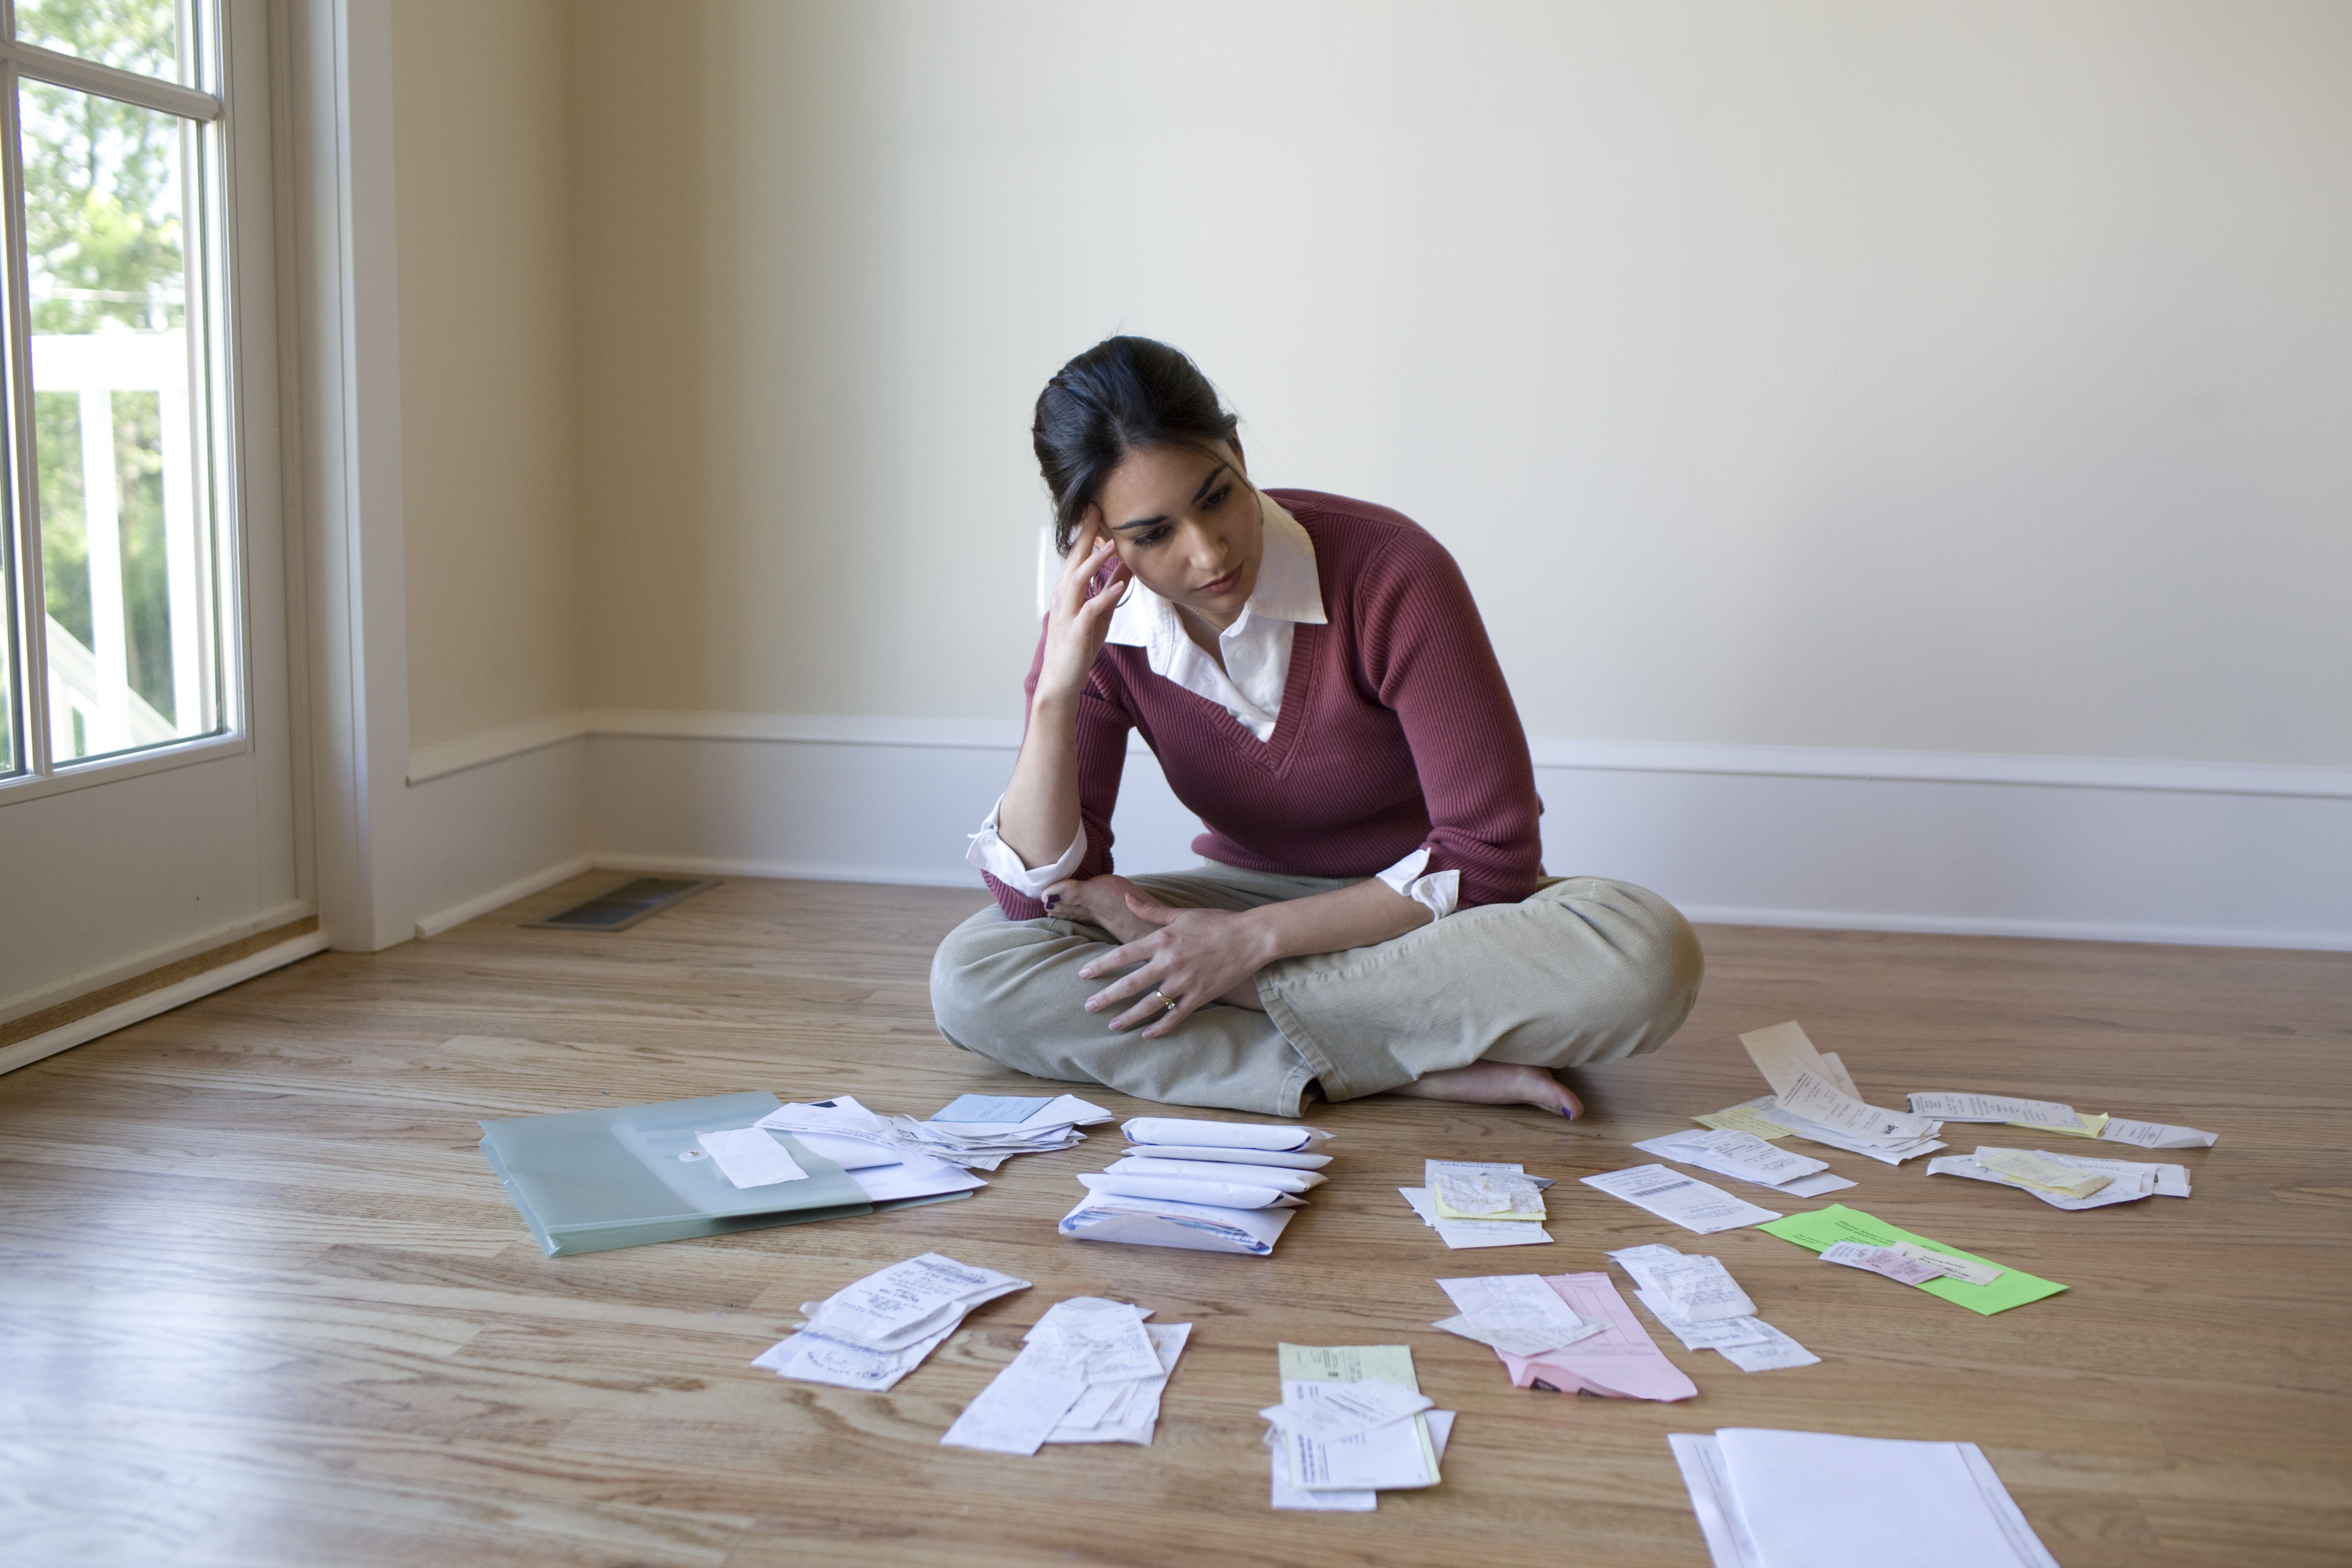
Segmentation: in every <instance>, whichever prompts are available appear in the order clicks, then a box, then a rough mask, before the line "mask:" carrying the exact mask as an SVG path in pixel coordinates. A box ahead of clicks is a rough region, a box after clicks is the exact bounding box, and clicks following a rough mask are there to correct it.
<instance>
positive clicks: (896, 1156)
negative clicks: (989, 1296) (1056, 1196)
mask: <svg viewBox="0 0 2352 1568" xmlns="http://www.w3.org/2000/svg"><path fill="white" fill-rule="evenodd" d="M950 1112H952V1113H955V1114H956V1115H959V1116H962V1115H970V1116H972V1117H974V1118H976V1120H972V1121H953V1120H945V1119H946V1118H948V1117H949V1115H950ZM1109 1120H1110V1112H1109V1111H1108V1110H1104V1109H1103V1108H1102V1107H1101V1106H1099V1105H1092V1104H1089V1103H1087V1101H1086V1100H1080V1099H1078V1098H1077V1097H1076V1095H1070V1094H1064V1095H1057V1096H1051V1097H1045V1096H1040V1097H1035V1098H1014V1097H1010V1096H996V1095H978V1094H967V1095H965V1096H963V1097H962V1098H961V1100H956V1101H954V1102H953V1103H952V1104H950V1105H949V1106H947V1107H946V1108H945V1109H944V1110H941V1111H940V1114H939V1116H938V1117H934V1118H933V1119H932V1120H930V1121H916V1120H915V1119H914V1118H913V1117H911V1116H884V1115H880V1114H877V1112H875V1111H871V1110H867V1109H866V1107H864V1106H863V1105H860V1104H859V1103H858V1102H857V1101H856V1100H854V1099H852V1098H851V1097H850V1096H848V1095H845V1094H842V1095H835V1097H834V1098H833V1099H831V1100H817V1101H816V1102H814V1104H808V1105H800V1104H793V1105H786V1106H783V1107H782V1108H781V1109H779V1110H773V1111H771V1112H770V1113H769V1114H768V1115H766V1116H763V1117H761V1119H760V1122H759V1125H761V1127H765V1128H769V1129H772V1131H779V1132H789V1133H791V1134H792V1135H793V1137H794V1138H797V1139H799V1140H800V1141H801V1142H803V1143H805V1144H807V1145H808V1146H809V1147H810V1148H811V1149H813V1150H814V1151H815V1152H818V1153H820V1154H823V1155H824V1157H825V1158H827V1159H829V1160H832V1161H835V1163H838V1164H839V1165H840V1166H841V1167H842V1168H843V1169H844V1170H845V1171H848V1172H849V1173H851V1174H852V1175H853V1176H855V1175H856V1173H857V1172H858V1171H859V1170H861V1169H868V1168H874V1167H877V1166H879V1165H884V1164H904V1165H905V1166H906V1167H907V1172H908V1178H909V1179H914V1180H922V1179H925V1178H926V1177H927V1176H929V1174H931V1173H934V1172H935V1171H936V1170H937V1169H938V1168H939V1167H943V1166H945V1167H953V1168H954V1169H955V1170H957V1171H958V1172H961V1171H964V1170H966V1169H978V1170H982V1171H993V1170H994V1169H996V1168H997V1167H998V1166H999V1165H1002V1164H1003V1163H1004V1162H1005V1161H1007V1160H1009V1159H1011V1158H1012V1157H1013V1155H1015V1154H1038V1153H1044V1152H1048V1151H1051V1150H1055V1149H1067V1148H1070V1147H1071V1146H1073V1145H1074V1144H1078V1143H1083V1142H1086V1139H1087V1135H1086V1134H1085V1133H1083V1132H1081V1131H1078V1129H1079V1128H1081V1127H1088V1126H1092V1125H1093V1124H1095V1123H1096V1122H1098V1121H1109ZM862 1184H863V1183H862V1182H861V1185H862ZM965 1185H966V1186H985V1185H986V1183H984V1182H982V1181H980V1180H979V1179H978V1178H976V1177H975V1178H972V1179H971V1180H969V1181H967V1182H966V1183H965Z"/></svg>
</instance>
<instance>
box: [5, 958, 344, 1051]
mask: <svg viewBox="0 0 2352 1568" xmlns="http://www.w3.org/2000/svg"><path fill="white" fill-rule="evenodd" d="M326 948H327V933H326V932H324V931H305V932H303V933H302V934H301V935H300V936H298V937H292V938H289V940H287V941H285V942H278V944H277V945H276V946H274V947H266V948H263V949H262V950H261V951H260V952H256V953H251V954H248V955H247V956H246V957H244V958H240V959H238V960H236V962H235V963H224V964H222V965H221V966H220V967H219V968H217V969H207V970H205V972H204V973H201V974H192V975H190V976H188V978H187V979H185V980H183V981H181V982H179V983H178V984H173V985H166V986H163V988H161V989H160V990H155V991H150V992H148V993H147V994H145V995H143V996H133V997H132V998H131V1000H130V1001H128V1002H124V1003H121V1004H120V1005H116V1006H112V1007H109V1008H107V1009H106V1010H105V1011H103V1012H100V1013H92V1014H90V1015H89V1016H88V1017H86V1018H77V1019H75V1020H74V1021H73V1022H72V1023H70V1024H64V1025H60V1026H58V1027H57V1028H54V1029H51V1030H50V1031H48V1033H47V1034H45V1035H35V1036H34V1037H32V1038H31V1039H29V1040H19V1041H17V1042H16V1044H15V1045H13V1046H9V1047H5V1049H0V1073H5V1072H14V1071H16V1069H17V1068H20V1067H26V1066H29V1065H31V1064H32V1063H34V1062H37V1061H39V1060H40V1059H41V1058H44V1057H53V1056H56V1055H57V1054H58V1052H59V1051H63V1050H70V1049H71V1048H72V1047H75V1046H79V1045H83V1044H86V1043H87V1042H89V1041H90V1040H94V1039H96V1038H98V1037H100V1035H110V1034H112V1033H113V1032H114V1031H115V1030H117V1029H123V1028H128V1027H130V1026H131V1025H133V1024H140V1023H144V1022H146V1021H147V1020H148V1019H150V1018H152V1017H154V1016H156V1015H157V1014H159V1013H168V1012H170V1011H171V1010H172V1009H173V1008H174V1007H181V1006H185V1005H187V1004H188V1003H191V1002H193V1001H194V1000H195V999H196V998H197V997H199V996H209V995H211V994H213V993H214V992H215V991H226V990H227V989H228V988H229V987H230V986H232V985H235V984H237V983H238V982H240V981H245V980H250V979H252V978H253V977H254V976H255V975H257V974H267V973H269V971H271V970H273V969H278V968H282V967H283V966H284V965H286V964H289V963H293V962H294V961H295V960H296V959H298V958H308V957H310V955H311V954H312V953H314V952H324V951H325V950H326Z"/></svg>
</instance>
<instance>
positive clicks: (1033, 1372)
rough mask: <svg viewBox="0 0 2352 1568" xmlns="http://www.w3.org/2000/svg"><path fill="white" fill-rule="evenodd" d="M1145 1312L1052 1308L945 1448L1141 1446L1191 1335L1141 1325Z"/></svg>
mask: <svg viewBox="0 0 2352 1568" xmlns="http://www.w3.org/2000/svg"><path fill="white" fill-rule="evenodd" d="M1150 1316H1151V1310H1150V1308H1148V1307H1137V1306H1132V1305H1130V1304H1129V1303H1128V1302H1125V1301H1112V1300H1106V1299H1104V1298H1103V1297H1100V1296H1073V1297H1071V1298H1070V1299H1069V1300H1066V1301H1056V1302H1055V1303H1054V1305H1053V1307H1052V1308H1051V1309H1050V1310H1047V1312H1046V1313H1045V1317H1043V1318H1041V1319H1039V1320H1038V1321H1037V1325H1036V1326H1035V1327H1034V1328H1033V1329H1031V1330H1030V1331H1028V1332H1027V1333H1025V1334H1024V1335H1022V1336H1021V1340H1022V1345H1021V1353H1020V1354H1019V1355H1016V1356H1014V1357H1013V1363H1012V1364H1011V1365H1010V1366H1007V1367H1006V1368H1005V1369H1004V1370H1003V1372H1000V1373H997V1374H996V1377H995V1379H994V1381H992V1382H991V1383H990V1384H989V1385H988V1386H987V1387H986V1388H984V1389H982V1390H981V1392H980V1397H979V1398H977V1399H974V1400H973V1401H972V1402H971V1404H970V1405H966V1406H965V1407H964V1412H963V1414H962V1415H959V1416H957V1417H956V1420H955V1425H954V1426H950V1427H949V1428H948V1431H947V1436H944V1437H942V1438H940V1443H941V1444H942V1445H947V1446H951V1447H958V1448H985V1449H987V1450H988V1451H989V1452H991V1453H996V1454H1034V1453H1035V1452H1036V1451H1037V1450H1038V1448H1039V1447H1043V1446H1044V1445H1045V1444H1047V1443H1142V1444H1148V1443H1150V1441H1151V1434H1152V1431H1153V1428H1154V1427H1155V1426H1158V1424H1159V1421H1160V1394H1161V1393H1162V1392H1164V1391H1165V1390H1166V1388H1167V1387H1168V1379H1169V1376H1170V1374H1171V1373H1174V1372H1175V1370H1176V1359H1177V1357H1179V1356H1181V1355H1182V1354H1183V1353H1184V1342H1185V1340H1186V1339H1187V1338H1188V1337H1190V1335H1191V1334H1192V1324H1190V1323H1167V1324H1161V1323H1147V1322H1145V1321H1144V1320H1145V1319H1146V1318H1149V1317H1150Z"/></svg>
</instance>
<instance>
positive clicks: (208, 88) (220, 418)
mask: <svg viewBox="0 0 2352 1568" xmlns="http://www.w3.org/2000/svg"><path fill="white" fill-rule="evenodd" d="M15 11H16V5H15V0H0V20H4V21H5V24H6V26H5V28H0V203H5V214H0V235H5V245H6V250H5V266H6V269H7V276H6V283H5V292H0V317H4V318H5V365H6V377H7V379H6V387H5V406H6V409H7V418H6V431H5V436H6V442H7V447H8V459H9V480H10V483H9V486H8V492H7V500H8V502H9V508H8V510H9V512H10V514H11V516H10V519H9V521H10V524H11V528H10V534H11V538H12V541H13V543H14V546H15V548H14V550H13V551H12V552H9V555H10V559H9V560H8V562H7V563H6V567H7V569H6V571H5V587H6V590H7V593H8V597H9V602H8V604H7V605H6V606H5V622H6V626H5V629H6V634H7V635H8V636H9V637H11V639H12V640H13V642H14V644H15V647H14V654H15V657H14V658H13V659H12V660H11V663H12V665H13V667H14V670H15V677H16V702H15V704H14V706H15V709H16V713H15V722H16V725H17V734H16V737H15V740H16V747H15V752H16V756H15V762H16V771H15V772H12V773H0V803H5V802H9V801H18V800H28V799H33V798H36V797H38V796H42V795H56V794H61V793H64V792H66V791H69V790H76V789H86V788H89V787H92V786H94V785H98V784H110V783H113V782H116V781H118V780H122V779H129V778H135V777H138V776H140V775H142V774H145V773H159V772H163V771H164V770H166V769H171V768H178V767H185V766H188V765H190V764H193V763H204V762H210V761H212V760H214V759H216V758H221V757H226V756H233V755H236V754H237V753H239V752H245V751H247V750H249V749H250V735H249V731H248V725H247V712H248V700H249V693H248V685H249V672H250V670H251V668H252V665H251V657H250V656H251V653H252V650H251V649H250V648H249V647H247V624H248V617H247V615H246V614H245V609H246V605H245V598H246V588H245V583H246V573H245V570H244V565H245V562H244V551H243V542H244V533H245V530H244V528H243V526H242V518H241V515H240V512H239V509H238V506H237V498H238V495H239V493H240V489H241V487H240V485H239V484H238V482H237V466H236V458H237V440H236V434H237V429H238V425H239V421H238V417H237V416H238V400H237V392H238V389H237V387H236V376H235V365H236V355H235V353H234V352H233V348H234V345H235V343H236V333H237V326H236V320H235V318H234V316H233V313H232V299H233V296H234V288H235V278H234V273H233V265H234V263H233V258H232V257H231V255H230V249H231V245H230V240H231V236H232V235H233V234H234V232H235V227H236V225H235V206H234V200H233V195H234V193H233V171H234V167H235V161H234V160H233V159H231V158H230V156H229V155H228V154H229V140H230V137H231V134H232V130H233V128H232V126H231V124H230V121H229V110H228V68H229V62H228V60H227V58H226V49H225V48H224V47H223V31H224V26H223V24H224V20H225V18H224V17H223V16H222V15H221V11H220V0H181V5H180V16H179V27H180V35H179V36H180V45H181V47H180V50H179V56H180V61H181V68H180V70H181V76H182V78H183V80H181V81H172V80H169V79H164V78H161V77H151V76H145V75H142V74H141V73H139V72H137V71H128V70H120V69H117V68H114V67H112V66H108V65H102V64H100V63H98V62H96V61H93V60H86V59H82V58H79V57H76V56H73V55H66V54H59V53H58V52H57V51H55V50H52V49H47V48H43V47H40V46H39V45H37V44H28V43H20V42H18V41H16V38H15V36H14V35H15V31H16V29H15V20H16V18H15ZM27 78H29V79H33V80H37V81H42V82H47V83H49V84H51V85H53V86H57V87H63V88H68V89H74V90H77V91H82V92H89V93H95V94H98V95H100V96H102V97H106V98H111V99H116V100H121V101H122V102H125V103H131V104H135V105H137V106H138V107H140V108H142V109H149V110H157V111H160V112H162V113H165V114H170V115H173V116H176V117H178V118H179V119H180V120H181V121H183V123H184V127H185V130H184V142H183V147H184V166H183V175H182V202H183V204H184V205H183V209H182V215H183V216H182V236H183V238H182V254H183V256H184V265H185V268H186V274H185V275H186V279H187V281H186V306H185V310H184V320H185V322H186V329H187V331H188V332H189V334H190V342H191V344H192V352H191V360H192V369H193V370H194V374H193V375H192V376H191V378H190V395H191V401H192V402H194V401H197V400H201V401H202V404H203V405H204V409H205V417H204V419H203V421H202V424H201V426H200V429H201V431H202V433H203V435H204V437H205V445H204V446H203V447H201V448H200V449H199V450H198V452H197V454H196V457H197V460H198V464H199V469H198V472H197V475H196V483H197V487H198V490H199V497H200V499H199V505H200V507H201V508H202V510H203V511H204V513H205V518H206V521H207V525H208V526H207V532H208V533H209V536H210V541H211V548H212V552H213V557H212V561H211V563H210V564H211V573H210V575H211V578H212V583H211V593H212V595H213V597H212V610H213V616H214V617H215V629H214V648H215V655H214V656H215V658H217V659H218V660H219V666H220V668H219V672H218V679H217V690H218V700H219V703H220V708H219V715H218V718H219V723H218V727H217V728H215V730H213V731H211V732H209V733H207V734H204V735H197V736H192V737H190V738H189V739H187V740H184V741H175V742H163V743H162V744H158V745H152V746H146V747H142V748H140V749H139V750H136V751H127V752H111V753H109V754H106V755H101V756H96V757H69V758H64V759H59V758H57V757H55V756H53V755H52V754H51V753H52V746H51V735H50V726H49V713H48V686H49V682H48V668H47V664H48V650H47V636H46V632H45V627H44V619H45V615H46V610H47V595H46V593H45V591H44V586H43V584H42V580H41V572H42V551H41V519H40V478H39V473H38V470H37V464H36V461H35V444H34V425H33V402H32V391H33V379H32V344H31V333H30V329H29V322H30V320H31V310H30V300H28V299H27V298H26V267H25V265H24V264H23V262H22V259H21V258H23V257H24V255H25V252H26V237H25V207H24V166H23V142H22V141H21V130H20V119H19V117H20V112H21V108H20V99H19V93H18V84H19V82H20V81H21V80H23V79H27Z"/></svg>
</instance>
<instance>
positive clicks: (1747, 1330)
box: [1633, 1288, 1772, 1351]
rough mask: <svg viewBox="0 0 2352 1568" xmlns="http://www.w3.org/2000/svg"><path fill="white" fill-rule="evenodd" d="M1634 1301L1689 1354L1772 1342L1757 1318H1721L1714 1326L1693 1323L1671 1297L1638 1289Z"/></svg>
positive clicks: (1634, 1293)
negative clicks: (1647, 1311) (1681, 1343)
mask: <svg viewBox="0 0 2352 1568" xmlns="http://www.w3.org/2000/svg"><path fill="white" fill-rule="evenodd" d="M1633 1300H1636V1301H1639V1302H1641V1303H1642V1305H1643V1307H1645V1308H1647V1309H1648V1310H1649V1313H1650V1316H1652V1317H1654V1318H1655V1319H1657V1320H1658V1322H1659V1325H1660V1326H1661V1327H1663V1328H1664V1330H1665V1331H1666V1332H1668V1333H1670V1334H1672V1335H1674V1336H1675V1338H1676V1339H1678V1340H1680V1341H1682V1342H1683V1349H1685V1350H1686V1351H1719V1350H1724V1349H1727V1348H1728V1347H1729V1346H1732V1345H1760V1344H1766V1343H1769V1342H1770V1340H1771V1337H1772V1336H1771V1335H1770V1334H1769V1332H1767V1331H1766V1330H1765V1327H1764V1324H1763V1322H1762V1321H1760V1320H1759V1319H1757V1318H1753V1317H1748V1318H1719V1319H1717V1320H1716V1321H1714V1322H1711V1323H1694V1322H1692V1321H1690V1320H1689V1319H1688V1318H1685V1317H1684V1316H1683V1315H1682V1313H1681V1312H1680V1311H1679V1310H1677V1309H1676V1307H1675V1302H1674V1300H1673V1299H1672V1298H1670V1297H1666V1296H1662V1295H1660V1294H1659V1293H1658V1292H1657V1291H1655V1290H1652V1289H1647V1288H1643V1289H1636V1290H1635V1291H1634V1292H1633Z"/></svg>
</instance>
